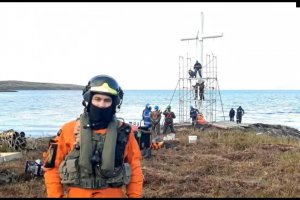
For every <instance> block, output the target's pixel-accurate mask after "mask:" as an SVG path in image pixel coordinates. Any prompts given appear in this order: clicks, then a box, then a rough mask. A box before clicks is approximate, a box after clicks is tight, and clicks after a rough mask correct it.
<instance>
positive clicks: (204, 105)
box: [178, 13, 225, 123]
mask: <svg viewBox="0 0 300 200" xmlns="http://www.w3.org/2000/svg"><path fill="white" fill-rule="evenodd" d="M201 16H202V26H201V28H202V31H201V35H200V36H199V32H198V33H197V36H196V37H195V38H187V39H181V41H190V40H196V42H198V41H199V42H200V51H201V52H200V53H201V54H200V58H199V59H198V58H195V59H192V58H191V57H190V56H189V54H187V56H186V57H184V56H179V80H178V84H179V116H178V117H179V123H189V122H191V118H190V106H193V107H194V108H197V109H198V110H199V111H200V112H201V113H202V114H203V115H204V117H205V119H206V120H207V121H208V122H216V118H217V117H216V114H217V100H218V96H219V100H220V103H221V107H222V112H223V117H224V111H223V104H222V99H221V93H220V89H219V84H218V78H217V57H216V56H215V55H213V54H209V55H206V57H205V62H204V59H203V41H204V40H205V39H210V38H218V37H222V36H223V34H220V35H204V34H203V19H204V17H203V13H201ZM196 61H199V62H200V64H201V65H202V69H201V75H202V77H200V76H199V74H196V77H191V76H190V74H189V70H192V71H193V70H194V64H195V62H196ZM196 84H199V85H203V84H204V89H203V87H202V89H200V88H201V87H195V85H196ZM196 90H197V91H196ZM196 95H197V96H196ZM224 120H225V117H224Z"/></svg>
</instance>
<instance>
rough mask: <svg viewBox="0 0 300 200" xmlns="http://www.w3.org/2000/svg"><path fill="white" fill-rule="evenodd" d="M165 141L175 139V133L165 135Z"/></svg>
mask: <svg viewBox="0 0 300 200" xmlns="http://www.w3.org/2000/svg"><path fill="white" fill-rule="evenodd" d="M163 140H164V141H168V140H175V133H169V134H167V135H166V136H164V137H163Z"/></svg>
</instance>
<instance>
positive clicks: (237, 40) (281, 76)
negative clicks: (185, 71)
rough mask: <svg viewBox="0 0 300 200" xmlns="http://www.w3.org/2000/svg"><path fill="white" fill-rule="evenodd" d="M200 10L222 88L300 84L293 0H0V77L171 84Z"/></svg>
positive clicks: (299, 20)
mask: <svg viewBox="0 0 300 200" xmlns="http://www.w3.org/2000/svg"><path fill="white" fill-rule="evenodd" d="M201 12H203V13H204V33H205V34H221V33H223V37H221V38H216V39H210V40H206V41H204V55H206V54H208V53H213V54H214V55H216V56H217V60H218V66H217V67H218V82H219V86H220V89H300V73H299V71H300V51H299V48H300V37H299V36H300V26H299V24H300V8H296V3H0V29H1V30H0V68H1V73H0V80H22V81H33V82H51V83H70V84H80V85H86V83H87V82H88V80H89V79H90V78H91V77H93V76H94V75H98V74H108V75H111V76H113V77H115V78H116V80H117V81H118V82H119V84H120V85H121V86H122V87H123V89H125V90H126V89H171V90H173V89H174V88H175V86H176V83H177V81H178V78H179V74H178V73H179V72H178V71H179V66H178V65H179V64H178V63H179V61H178V60H179V56H186V55H187V53H189V55H190V56H191V57H192V60H195V59H197V58H198V56H199V51H200V48H199V45H196V42H195V41H194V42H182V41H180V39H182V38H188V37H195V36H196V34H197V31H198V30H199V31H200V32H201ZM204 64H205V63H204Z"/></svg>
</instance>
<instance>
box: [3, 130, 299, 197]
mask: <svg viewBox="0 0 300 200" xmlns="http://www.w3.org/2000/svg"><path fill="white" fill-rule="evenodd" d="M188 135H197V136H198V141H197V143H196V144H189V143H188ZM176 137H177V138H178V140H177V141H174V142H173V143H172V144H173V145H174V146H173V147H172V148H168V149H166V148H162V149H159V150H153V151H152V157H151V158H148V159H144V160H143V161H142V170H143V173H144V177H145V182H144V190H143V196H144V197H299V196H300V142H299V139H297V138H290V137H285V136H281V137H279V136H278V137H274V136H267V135H264V134H260V135H257V134H256V133H254V132H245V131H238V130H230V131H227V130H218V129H206V130H205V131H203V132H201V131H197V130H196V131H193V130H191V129H188V128H184V129H181V130H178V132H177V135H176ZM46 147H47V143H46V142H44V143H43V144H40V147H39V149H38V150H37V151H35V152H28V153H27V154H24V158H22V159H21V160H18V161H11V162H9V163H5V164H1V165H0V166H1V168H0V169H1V171H3V170H10V171H14V172H16V173H17V174H19V178H18V180H17V181H16V182H15V183H7V184H2V185H1V188H0V197H31V198H32V197H46V190H45V186H44V180H43V178H42V177H40V178H32V177H30V176H27V175H25V174H24V173H23V171H24V165H25V162H26V160H35V159H37V158H41V155H42V151H44V150H45V149H46Z"/></svg>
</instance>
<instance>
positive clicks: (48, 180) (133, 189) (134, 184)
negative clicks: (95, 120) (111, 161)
mask: <svg viewBox="0 0 300 200" xmlns="http://www.w3.org/2000/svg"><path fill="white" fill-rule="evenodd" d="M75 127H76V121H75V120H74V121H71V122H68V123H66V124H65V125H63V127H62V129H61V134H60V136H57V137H56V139H57V144H58V147H57V152H56V158H55V166H54V168H44V177H45V184H46V188H47V194H48V197H64V196H65V195H64V188H63V185H62V184H61V183H60V180H61V179H60V176H59V171H58V170H59V165H60V163H61V162H62V161H63V159H64V158H65V156H66V155H67V154H68V152H70V151H71V150H72V149H73V148H74V143H75V135H74V134H75V130H74V129H75ZM105 132H106V129H101V130H97V131H96V133H99V134H104V133H105ZM124 157H125V158H126V160H127V162H128V163H129V164H130V166H131V170H132V176H131V181H130V183H129V184H128V185H127V186H126V194H127V196H128V197H129V198H134V197H142V189H143V179H144V177H143V174H142V169H141V162H140V161H141V159H142V156H141V152H140V148H139V146H138V144H137V141H136V139H135V137H134V134H133V132H132V131H131V133H130V134H129V137H128V143H127V145H126V148H125V154H124ZM66 197H85V198H91V197H95V198H99V197H104V198H105V197H108V198H110V197H111V198H122V197H126V196H125V193H124V192H123V190H122V187H120V188H105V189H85V188H79V187H67V190H66Z"/></svg>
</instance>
